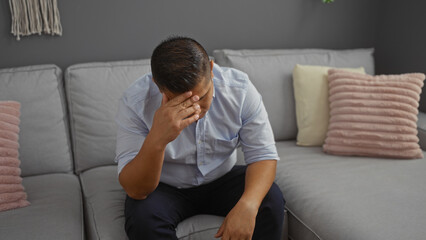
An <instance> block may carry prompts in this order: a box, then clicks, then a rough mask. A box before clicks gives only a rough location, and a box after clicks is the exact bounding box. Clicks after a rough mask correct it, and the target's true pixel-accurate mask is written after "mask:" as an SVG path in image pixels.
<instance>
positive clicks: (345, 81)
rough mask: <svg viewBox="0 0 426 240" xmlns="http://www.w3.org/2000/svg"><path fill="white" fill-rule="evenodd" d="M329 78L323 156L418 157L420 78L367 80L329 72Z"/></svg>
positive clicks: (415, 75) (413, 75)
mask: <svg viewBox="0 0 426 240" xmlns="http://www.w3.org/2000/svg"><path fill="white" fill-rule="evenodd" d="M328 74H329V75H328V81H329V94H330V121H329V122H330V124H329V127H328V132H327V138H326V140H325V144H324V145H323V149H324V151H325V152H326V153H330V154H336V155H353V156H369V157H387V158H406V159H412V158H423V152H422V150H421V149H420V146H419V144H418V142H419V139H418V137H417V114H418V106H419V100H420V93H421V89H422V86H423V81H424V79H425V75H424V74H422V73H411V74H401V75H378V76H371V75H367V74H357V73H350V72H345V71H341V70H333V69H332V70H329V72H328Z"/></svg>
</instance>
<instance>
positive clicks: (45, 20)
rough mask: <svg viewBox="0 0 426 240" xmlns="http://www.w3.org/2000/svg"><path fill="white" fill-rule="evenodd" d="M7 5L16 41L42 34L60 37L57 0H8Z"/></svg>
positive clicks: (60, 27)
mask: <svg viewBox="0 0 426 240" xmlns="http://www.w3.org/2000/svg"><path fill="white" fill-rule="evenodd" d="M9 5H10V12H11V15H12V30H11V32H12V34H13V35H15V36H16V39H17V40H20V39H21V36H28V35H31V34H39V35H40V34H42V33H44V34H50V35H59V36H62V26H61V20H60V17H59V10H58V2H57V0H9Z"/></svg>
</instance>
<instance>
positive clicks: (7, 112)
mask: <svg viewBox="0 0 426 240" xmlns="http://www.w3.org/2000/svg"><path fill="white" fill-rule="evenodd" d="M20 107H21V105H20V103H19V102H15V101H0V211H5V210H9V209H14V208H18V207H25V206H28V205H29V204H30V203H29V202H28V201H27V194H26V193H25V192H24V187H23V186H22V178H21V177H20V175H21V169H20V168H19V164H20V161H19V159H18V156H19V153H18V148H19V143H18V138H19V122H20V120H19V117H20Z"/></svg>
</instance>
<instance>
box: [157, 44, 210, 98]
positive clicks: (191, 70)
mask: <svg viewBox="0 0 426 240" xmlns="http://www.w3.org/2000/svg"><path fill="white" fill-rule="evenodd" d="M151 71H152V76H153V78H154V81H155V83H156V84H157V85H158V87H159V88H160V89H167V90H168V91H170V92H172V93H184V92H187V91H189V90H192V89H193V88H194V87H195V86H196V85H197V84H198V83H199V82H200V81H201V80H202V79H204V78H205V77H208V76H209V74H210V64H209V56H208V54H207V52H206V50H205V49H204V48H203V47H202V46H201V44H199V43H198V42H197V41H195V40H194V39H191V38H188V37H180V36H173V37H169V38H168V39H166V40H164V41H163V42H161V43H160V44H159V45H158V46H157V47H156V48H155V49H154V52H153V53H152V56H151Z"/></svg>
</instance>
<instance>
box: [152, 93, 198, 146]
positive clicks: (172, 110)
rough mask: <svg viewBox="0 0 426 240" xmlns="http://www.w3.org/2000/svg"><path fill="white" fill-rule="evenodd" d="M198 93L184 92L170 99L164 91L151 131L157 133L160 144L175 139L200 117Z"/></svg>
mask: <svg viewBox="0 0 426 240" xmlns="http://www.w3.org/2000/svg"><path fill="white" fill-rule="evenodd" d="M198 100H199V97H198V96H197V95H194V96H192V92H191V91H189V92H186V93H183V94H181V95H179V96H177V97H175V98H173V99H170V100H169V99H168V98H167V96H166V95H165V94H164V93H163V100H162V101H161V106H160V108H158V109H157V111H156V112H155V115H154V121H153V123H152V128H151V133H152V134H155V136H156V137H157V139H158V140H159V143H160V144H163V145H164V146H166V145H167V144H168V143H169V142H171V141H173V140H175V139H176V138H177V137H178V136H179V134H180V133H181V132H182V130H183V129H184V128H186V127H187V126H189V125H190V124H192V123H193V122H195V121H197V120H198V118H199V117H200V115H199V114H200V113H201V110H200V105H198V104H197V103H196V102H197V101H198Z"/></svg>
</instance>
